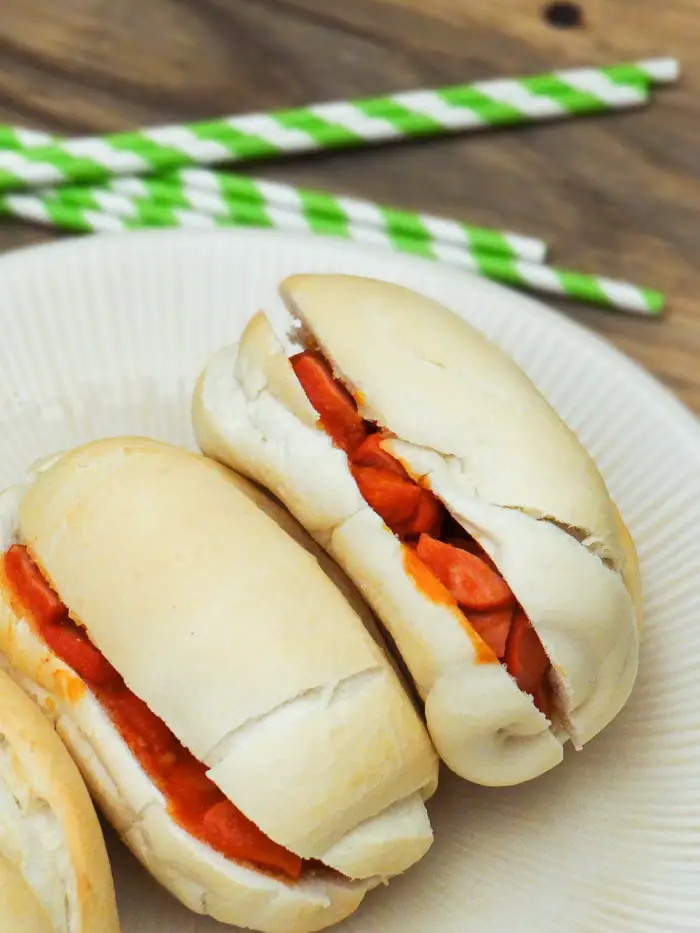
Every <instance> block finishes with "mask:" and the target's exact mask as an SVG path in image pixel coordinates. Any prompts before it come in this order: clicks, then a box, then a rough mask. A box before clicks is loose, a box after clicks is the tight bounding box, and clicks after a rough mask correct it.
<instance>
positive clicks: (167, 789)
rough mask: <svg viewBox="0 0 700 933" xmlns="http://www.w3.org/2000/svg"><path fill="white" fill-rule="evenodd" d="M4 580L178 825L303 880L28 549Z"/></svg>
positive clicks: (15, 553) (297, 866)
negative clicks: (112, 659)
mask: <svg viewBox="0 0 700 933" xmlns="http://www.w3.org/2000/svg"><path fill="white" fill-rule="evenodd" d="M3 563H4V568H3V569H4V577H5V581H6V583H7V585H8V586H9V588H10V591H11V593H12V595H13V596H14V598H15V599H16V601H17V602H18V603H19V604H20V606H21V607H22V609H23V610H24V613H25V615H27V616H28V617H29V621H30V623H31V624H33V626H34V628H35V631H36V632H37V634H39V635H40V636H41V638H42V639H43V641H44V642H45V644H46V645H47V646H48V647H49V648H51V650H52V651H53V652H54V654H56V655H57V656H58V657H59V658H60V659H61V660H62V661H64V662H65V663H66V664H67V665H68V666H69V667H71V668H72V669H73V670H74V671H75V673H76V674H77V675H78V676H79V677H80V678H81V679H82V680H83V681H84V682H85V684H86V685H87V687H88V688H89V689H90V690H91V691H92V693H93V694H94V695H95V697H96V698H97V700H98V701H99V703H100V704H101V705H102V707H103V709H104V710H105V711H106V712H107V714H108V716H109V718H110V719H111V721H112V723H113V724H114V726H115V727H116V729H117V731H118V732H119V734H120V735H121V737H122V738H123V739H124V741H125V742H126V744H127V745H128V746H129V748H130V750H131V752H132V754H133V755H134V757H135V758H136V759H137V761H138V762H139V764H140V765H141V767H142V768H143V770H144V771H145V772H146V774H147V775H148V776H149V778H150V779H151V780H152V781H153V783H154V784H155V786H156V787H157V788H158V789H159V790H160V792H161V793H162V794H163V796H164V797H165V799H166V801H167V807H168V812H169V813H170V815H171V817H172V818H173V820H174V821H175V822H176V823H177V824H178V825H179V826H180V827H181V828H182V829H184V830H186V831H187V832H188V833H189V834H190V835H191V836H193V837H194V838H195V839H198V840H199V841H200V842H203V843H205V844H206V845H209V846H211V848H212V849H215V850H216V851H217V852H219V853H220V854H221V855H224V856H225V857H226V858H229V859H232V860H234V861H238V862H246V863H250V864H251V865H253V866H254V867H255V868H258V869H262V870H264V871H266V872H270V873H271V874H275V875H282V876H285V877H286V878H289V879H292V880H296V879H297V878H299V876H300V875H301V871H302V867H303V862H302V860H301V859H300V858H299V857H298V856H297V855H295V854H294V853H292V852H289V851H288V850H287V849H285V848H283V847H282V846H280V845H278V844H277V843H275V842H273V841H272V840H271V839H268V837H267V836H266V835H265V834H264V833H263V832H262V831H261V830H260V829H258V827H257V826H256V825H255V824H254V823H252V822H251V821H250V820H249V819H248V818H247V817H246V816H244V814H243V813H241V811H240V810H238V809H237V808H236V807H235V806H234V805H233V804H232V803H231V801H230V800H228V798H227V797H225V796H224V794H223V793H222V791H220V790H219V788H218V787H217V786H216V785H215V784H214V782H213V781H211V780H210V779H209V778H208V777H207V773H206V767H205V765H203V764H202V763H201V762H200V761H198V760H197V759H196V758H195V757H194V756H193V755H192V754H191V753H190V752H189V751H188V750H187V749H186V748H185V747H184V746H183V745H182V744H181V743H180V742H179V741H178V739H177V738H176V737H175V736H174V735H173V733H172V732H171V731H170V729H169V728H168V727H167V726H166V725H165V723H164V722H163V721H162V720H161V719H159V718H158V716H156V715H155V714H154V713H153V712H151V710H150V709H149V708H148V707H147V706H146V704H145V703H144V702H143V701H142V700H140V699H139V698H138V697H137V696H136V695H135V694H134V693H132V691H131V690H130V689H129V688H128V687H127V686H126V684H125V683H124V680H123V679H122V677H121V676H120V675H119V674H118V673H117V671H116V670H115V669H114V668H113V667H112V665H111V664H110V663H109V661H107V659H106V658H105V657H104V656H103V655H102V654H101V653H100V652H99V651H98V649H97V648H96V647H95V646H94V645H93V644H92V642H91V641H90V639H89V638H88V636H87V633H86V632H85V630H84V629H83V628H82V627H80V626H79V625H77V624H76V623H75V622H74V621H73V620H72V619H71V618H70V616H69V614H68V610H67V608H66V607H65V606H64V605H63V603H62V602H61V600H60V598H59V597H58V595H57V594H56V592H55V591H54V590H53V589H52V587H51V586H50V585H49V583H48V582H47V581H46V580H45V579H44V577H43V575H42V573H41V571H40V570H39V568H38V567H37V565H36V564H35V563H34V561H33V560H32V558H31V556H30V554H29V552H28V551H27V549H26V548H25V547H21V546H19V545H13V546H12V547H11V548H10V549H9V551H7V552H6V553H5V555H4V562H3Z"/></svg>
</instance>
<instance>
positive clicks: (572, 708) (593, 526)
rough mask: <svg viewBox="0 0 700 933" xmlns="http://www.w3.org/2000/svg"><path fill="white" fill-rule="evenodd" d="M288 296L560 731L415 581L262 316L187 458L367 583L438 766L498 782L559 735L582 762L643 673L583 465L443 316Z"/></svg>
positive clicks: (621, 570)
mask: <svg viewBox="0 0 700 933" xmlns="http://www.w3.org/2000/svg"><path fill="white" fill-rule="evenodd" d="M281 293H282V297H283V299H284V301H285V303H286V305H287V307H288V308H289V310H290V311H291V314H292V316H293V317H294V318H296V320H297V321H298V322H300V323H301V335H302V344H303V345H308V344H310V345H312V346H315V347H318V348H319V349H320V350H321V351H322V353H323V354H324V356H325V357H326V359H328V361H329V362H330V364H331V365H332V367H333V371H334V374H335V375H336V377H337V378H339V379H340V380H341V381H342V382H343V384H344V385H345V386H346V388H348V389H349V390H350V391H351V392H352V393H353V395H354V396H355V398H356V400H357V402H358V409H359V412H360V414H361V415H362V417H364V418H367V419H369V420H371V421H373V422H375V423H377V424H378V425H380V426H381V427H382V428H383V429H386V430H387V431H388V432H389V434H390V435H392V436H393V438H394V439H393V440H390V441H388V442H386V443H385V445H384V446H385V448H386V449H387V450H388V451H389V452H390V453H392V454H393V455H394V456H396V457H397V458H398V459H399V460H400V461H401V462H402V463H403V464H404V466H405V467H406V468H407V470H408V472H409V473H410V474H411V475H412V476H415V477H421V478H422V480H421V481H422V482H424V483H425V484H427V485H429V486H430V488H431V489H432V491H433V492H434V493H435V494H436V495H437V496H438V498H439V499H440V500H441V501H442V503H443V504H444V505H445V506H446V507H447V509H448V511H449V512H450V513H451V514H452V516H453V517H454V518H455V519H456V520H457V521H458V522H459V524H460V525H462V527H463V528H464V529H466V531H467V532H469V533H470V534H471V535H472V536H473V537H474V538H476V540H477V541H478V542H479V543H480V544H481V546H482V547H483V548H484V550H486V552H487V553H488V554H489V555H490V556H491V558H492V559H493V560H494V561H495V563H496V564H497V566H498V568H499V570H500V572H501V573H502V574H503V576H504V577H505V579H506V581H507V582H508V584H509V585H510V587H511V589H512V590H513V592H514V593H515V595H516V597H517V599H518V601H519V602H520V604H521V605H522V606H523V608H524V609H525V611H526V613H527V615H528V617H529V618H530V620H531V622H532V625H533V626H534V628H535V630H536V632H537V634H538V636H539V638H540V641H541V643H542V644H543V646H544V648H545V649H546V652H547V654H548V655H549V658H550V660H551V662H552V664H553V670H554V675H555V678H556V691H557V705H558V708H559V715H560V718H561V720H562V723H561V725H562V726H563V729H562V728H561V727H560V726H555V727H553V728H552V727H550V723H549V722H548V721H547V719H546V718H545V716H543V715H542V714H541V713H540V712H539V711H538V710H537V709H536V707H535V705H534V704H533V702H532V701H531V699H530V697H529V696H528V695H527V694H525V693H523V692H522V691H520V689H519V688H518V687H517V685H516V683H515V681H514V680H512V679H511V678H510V676H509V675H508V673H507V671H506V670H505V668H504V667H503V666H501V665H499V664H484V663H480V662H479V658H478V654H477V652H476V651H475V648H474V645H473V643H472V642H471V641H470V639H469V638H467V637H465V633H464V630H463V629H462V627H461V626H460V624H459V621H458V619H456V618H455V614H454V613H453V612H452V611H451V610H450V609H449V608H447V607H445V606H444V605H439V604H436V603H435V602H432V601H431V600H430V599H429V598H427V597H426V596H425V595H424V594H423V593H422V592H420V591H419V590H418V589H417V587H416V586H415V585H414V583H413V581H412V580H411V579H410V578H409V576H408V575H407V573H406V572H405V569H404V567H403V565H402V559H401V547H400V544H399V542H398V540H397V539H396V537H395V536H394V535H393V534H392V533H391V532H390V531H389V529H388V528H386V526H385V525H384V524H383V523H382V521H381V519H379V517H378V516H377V515H376V514H375V513H374V512H373V511H372V509H371V508H370V507H369V506H368V505H367V503H366V502H365V501H364V499H363V498H362V497H361V496H360V494H359V490H358V488H357V485H356V483H355V481H354V479H353V477H352V474H351V472H350V469H349V466H348V461H347V457H346V455H345V453H344V452H343V451H341V450H340V449H338V448H336V447H334V446H333V444H332V442H331V440H330V438H329V437H328V436H327V435H326V434H325V433H324V432H323V431H322V430H319V429H318V424H317V420H318V415H317V413H316V411H315V410H314V409H313V408H312V407H311V405H310V403H309V401H308V399H307V397H306V395H305V393H304V391H303V389H302V388H301V386H300V384H299V382H298V380H297V378H296V375H295V373H294V370H293V368H292V366H291V365H290V363H289V361H288V358H287V357H288V353H287V352H285V350H284V349H283V343H282V341H281V339H278V336H277V335H276V334H275V333H274V332H273V329H272V327H271V325H270V323H269V321H268V319H267V318H266V317H265V315H264V314H263V313H259V314H257V315H256V316H255V317H254V318H253V319H252V320H251V321H250V323H249V324H248V326H247V328H246V330H245V331H244V333H243V335H242V337H241V340H240V342H239V344H237V345H234V346H231V347H227V348H224V349H223V350H222V351H220V352H219V353H218V354H217V355H216V356H215V357H214V358H213V359H212V361H211V362H210V363H209V365H208V366H207V367H206V369H205V371H204V372H203V373H202V375H201V377H200V379H199V381H198V384H197V387H196V389H195V393H194V399H193V421H194V427H195V432H196V436H197V439H198V442H199V444H200V447H201V448H202V450H203V451H205V452H206V453H207V454H208V455H209V456H211V457H214V458H216V459H218V460H220V461H221V462H222V463H225V464H227V465H229V466H231V467H233V468H235V469H237V470H239V471H240V472H242V473H245V474H247V475H248V476H251V477H253V478H255V479H256V480H258V481H259V482H261V483H263V484H264V485H265V486H267V487H268V488H269V489H270V490H272V491H273V492H274V493H275V494H276V495H277V496H279V497H280V498H281V499H282V501H283V502H284V503H285V504H286V505H287V506H288V508H289V509H290V510H291V511H292V513H293V514H294V515H296V517H297V518H298V519H299V520H300V521H301V522H302V524H303V525H305V527H306V528H307V529H308V530H309V531H310V532H311V533H312V534H313V535H314V537H316V539H317V540H318V541H319V542H320V543H322V544H323V545H324V546H325V547H326V548H327V550H328V551H329V553H330V554H331V555H332V556H333V557H334V558H335V559H336V560H337V561H338V563H339V564H340V565H341V566H342V567H343V568H344V569H345V570H346V571H347V572H348V574H349V575H350V577H351V578H352V579H353V580H354V581H355V582H356V583H357V584H358V585H359V586H360V588H361V590H362V591H363V593H364V595H365V597H366V598H367V599H368V601H369V602H370V604H371V605H372V607H373V608H374V610H375V612H376V613H377V615H378V616H379V618H380V619H381V620H382V622H383V623H384V625H385V626H386V627H387V629H388V630H389V632H390V633H391V635H392V638H393V639H394V641H395V642H396V644H397V646H398V649H399V651H400V652H401V654H402V656H403V658H404V660H405V661H406V663H407V665H408V668H409V670H410V671H411V674H412V676H413V679H414V681H415V683H416V685H417V687H418V690H419V692H420V694H421V696H422V697H423V699H424V701H425V709H426V717H427V722H428V726H429V729H430V732H431V735H432V737H433V740H434V742H435V744H436V747H437V749H438V751H439V752H440V754H441V756H442V758H443V759H444V760H445V762H446V763H447V764H448V765H449V766H450V768H452V769H453V770H454V771H456V772H457V773H458V774H461V775H462V776H463V777H466V778H468V779H471V780H473V781H476V782H479V783H484V784H494V785H499V784H501V785H502V784H514V783H518V782H520V781H524V780H528V779H530V778H533V777H535V776H537V775H538V774H541V773H542V772H544V771H546V770H548V769H550V768H552V767H554V766H555V765H556V764H558V763H559V762H560V761H561V759H562V755H563V748H562V742H563V741H565V739H566V735H567V733H568V735H569V736H570V737H571V738H572V739H573V741H574V743H575V745H576V746H577V747H581V746H582V745H583V744H585V743H586V742H587V741H589V740H590V739H591V738H593V736H595V735H596V734H597V733H598V732H599V731H600V730H601V729H602V728H604V726H606V725H607V724H608V723H609V722H610V721H611V720H612V719H613V718H614V717H615V716H616V715H617V713H618V712H619V711H620V709H621V708H622V707H623V705H624V704H625V702H626V701H627V698H628V697H629V694H630V691H631V689H632V686H633V683H634V680H635V677H636V672H637V656H638V632H637V623H638V614H637V613H636V611H635V599H636V601H637V605H638V603H639V599H638V593H639V576H638V568H637V560H636V554H635V552H634V546H633V544H632V541H631V538H630V537H629V534H628V532H627V530H626V528H625V527H624V525H623V523H622V520H621V519H620V517H619V514H618V512H617V510H616V508H615V505H614V503H613V502H612V500H611V499H610V496H609V495H608V492H607V490H606V487H605V484H604V482H603V479H602V478H601V476H600V473H599V472H598V470H597V468H596V466H595V464H594V463H593V461H592V460H591V458H590V456H589V455H588V454H587V453H586V451H585V450H584V449H583V447H582V445H581V444H580V442H579V441H578V439H577V438H576V436H575V435H574V434H573V433H572V432H571V431H570V430H569V429H568V427H567V426H566V425H565V424H564V423H563V422H562V421H561V419H560V418H559V417H558V416H557V415H556V413H555V412H554V411H553V410H552V409H551V407H550V406H549V405H548V404H547V402H546V401H545V399H544V398H543V396H542V395H540V393H539V392H538V391H537V390H536V388H535V386H534V385H533V384H532V383H531V382H530V380H529V379H528V378H527V376H526V375H525V374H524V373H523V372H522V371H521V370H520V369H519V367H518V366H517V365H516V364H515V363H514V362H513V361H512V360H511V359H510V357H508V356H507V355H506V354H505V353H504V352H502V351H501V350H500V349H499V348H497V347H496V346H495V345H494V344H493V343H491V342H490V341H488V340H487V339H486V338H485V337H484V336H483V335H482V334H480V333H479V332H478V331H476V330H475V329H474V328H473V327H471V326H470V325H469V324H467V323H466V322H465V321H464V320H463V319H461V318H459V317H458V316H457V315H455V314H453V313H452V312H450V311H449V310H447V309H446V308H444V307H442V306H441V305H439V304H437V303H435V302H433V301H431V300H429V299H427V298H425V297H423V296H421V295H418V294H416V293H414V292H411V291H408V290H407V289H404V288H400V287H398V286H395V285H390V284H388V283H385V282H378V281H374V280H370V279H361V278H355V277H351V276H340V275H323V276H321V275H304V276H294V277H292V278H290V279H287V280H286V281H285V282H284V283H283V285H282V287H281ZM630 594H632V595H630ZM564 730H565V731H564Z"/></svg>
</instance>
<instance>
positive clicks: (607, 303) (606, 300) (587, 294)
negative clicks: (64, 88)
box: [0, 194, 665, 315]
mask: <svg viewBox="0 0 700 933" xmlns="http://www.w3.org/2000/svg"><path fill="white" fill-rule="evenodd" d="M122 197H124V196H122ZM0 213H5V214H8V215H12V216H16V217H22V218H23V219H26V220H31V221H34V222H40V223H44V224H50V225H52V226H57V227H62V228H64V229H68V230H73V231H81V232H100V233H101V232H121V231H128V230H139V229H144V228H149V227H168V228H172V227H182V228H189V229H211V228H215V227H261V228H267V229H281V230H289V229H295V228H294V227H293V226H287V225H286V224H285V223H281V222H280V221H279V219H275V220H273V219H272V218H271V217H270V216H269V214H268V213H267V212H266V211H265V210H264V209H263V208H259V207H255V206H253V205H250V204H247V205H241V207H240V211H239V212H238V213H237V215H236V216H235V217H234V216H229V217H227V218H225V219H223V218H216V217H212V216H211V215H207V214H202V213H199V212H197V211H189V210H185V209H181V208H172V207H167V206H164V205H163V204H159V203H155V202H145V201H143V199H135V200H134V204H133V209H132V214H131V216H126V215H123V216H119V215H117V214H114V213H108V212H106V211H103V210H91V209H90V208H87V207H80V206H78V205H76V204H74V203H71V202H68V201H65V200H63V199H61V197H60V195H59V196H57V197H52V198H48V199H47V198H42V197H37V196H36V195H25V194H5V195H3V196H2V197H0ZM296 229H298V228H296ZM322 233H323V235H327V236H335V237H340V238H343V239H349V240H354V241H356V242H359V243H365V244H369V245H375V242H376V241H375V240H374V239H372V238H371V237H368V236H367V231H365V230H361V229H354V230H352V229H350V228H349V227H348V226H347V224H337V225H334V224H331V223H329V224H328V225H327V226H326V228H325V229H324V230H323V231H322ZM392 248H393V249H394V250H396V251H398V252H401V253H408V254H411V255H414V256H422V257H425V258H428V259H440V260H442V261H444V262H448V263H450V264H452V265H455V266H457V267H459V268H462V269H467V270H469V271H471V272H475V273H477V274H479V275H482V276H485V277H486V278H489V279H494V280H496V281H499V282H505V283H507V284H509V285H513V286H516V287H518V288H525V289H528V290H531V291H536V292H542V293H546V294H555V295H563V296H565V297H568V298H572V299H574V300H578V301H585V302H589V303H592V304H596V305H602V306H604V307H607V308H612V309H617V310H620V311H629V312H634V313H637V314H643V315H658V314H660V313H661V311H662V310H663V306H664V300H665V299H664V296H663V295H662V294H661V293H660V292H657V291H653V290H652V289H648V288H641V287H638V286H636V285H632V284H630V283H627V282H619V281H616V280H614V279H608V278H605V277H603V276H596V275H586V274H584V273H579V272H572V271H570V270H567V269H557V268H554V267H551V266H544V265H539V264H537V263H531V262H526V261H524V260H517V259H508V258H505V257H502V256H493V255H487V254H480V253H468V252H466V251H465V250H462V249H457V248H455V247H451V246H447V245H443V246H440V247H439V248H436V247H434V246H430V245H428V244H425V243H420V242H417V241H416V240H413V239H410V238H407V239H405V240H401V239H400V238H395V239H394V240H393V242H392Z"/></svg>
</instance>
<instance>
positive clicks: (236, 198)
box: [40, 169, 547, 262]
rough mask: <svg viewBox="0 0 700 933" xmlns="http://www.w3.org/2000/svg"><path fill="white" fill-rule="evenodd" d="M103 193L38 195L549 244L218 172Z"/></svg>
mask: <svg viewBox="0 0 700 933" xmlns="http://www.w3.org/2000/svg"><path fill="white" fill-rule="evenodd" d="M106 185H107V187H106V188H105V189H98V188H95V187H92V188H90V187H88V186H79V185H76V186H62V187H60V188H56V189H53V188H52V189H40V190H41V194H42V196H44V197H55V196H59V195H60V197H61V198H62V199H63V200H65V201H69V202H72V203H74V204H76V205H77V206H82V207H88V208H91V209H95V210H105V211H107V212H108V213H111V212H114V211H117V212H118V211H119V204H120V201H119V196H120V195H124V196H126V197H127V198H128V199H140V200H142V201H155V202H157V203H162V204H164V205H170V206H171V207H180V208H185V209H190V210H194V211H198V212H200V213H203V214H210V215H211V216H212V217H221V218H223V219H225V218H226V217H228V216H234V217H235V216H236V215H237V213H238V212H239V211H240V207H241V205H245V204H248V205H250V206H251V207H257V208H259V209H261V210H264V211H266V212H267V214H268V215H269V216H270V217H272V218H275V217H279V219H280V221H281V222H284V220H285V219H286V218H288V219H289V221H290V223H294V224H295V225H296V226H298V227H299V228H300V229H307V230H309V231H310V232H314V231H316V232H321V233H322V232H323V230H324V228H325V227H326V225H328V224H331V225H332V226H336V227H337V226H338V225H344V226H347V227H348V228H358V229H366V230H367V231H368V235H370V233H371V232H372V231H373V232H374V233H375V235H376V239H377V242H386V243H388V245H391V243H392V242H393V240H394V239H395V238H397V239H398V240H399V241H401V240H403V239H406V238H412V239H415V240H417V241H419V242H420V243H423V244H424V245H426V246H428V247H430V246H435V247H438V246H440V245H441V244H444V245H450V246H457V247H461V248H463V249H467V250H469V251H478V252H484V253H494V254H496V255H501V256H506V257H509V258H521V259H528V260H530V261H532V262H541V261H542V259H544V257H545V255H546V252H547V246H546V244H545V243H544V242H543V241H542V240H538V239H535V238H534V237H526V236H523V235H522V234H518V233H512V232H510V231H507V230H498V229H492V228H489V227H479V226H475V225H473V224H466V223H462V222H461V221H457V220H450V219H448V218H445V217H438V216H435V215H433V214H422V213H415V212H412V211H405V210H400V209H398V208H394V207H389V206H387V205H382V204H375V203H373V202H372V201H364V200H360V199H358V198H349V197H344V196H342V195H332V194H326V193H325V192H323V191H314V190H311V189H305V188H295V187H293V186H292V185H287V184H280V183H279V182H271V181H266V180H264V179H256V178H250V177H248V176H245V175H238V174H224V173H221V172H219V173H217V172H212V171H210V170H208V169H179V170H177V171H175V172H170V173H168V174H167V175H164V176H160V177H155V178H151V177H147V178H136V177H132V178H116V179H112V180H110V181H108V182H107V183H106Z"/></svg>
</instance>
